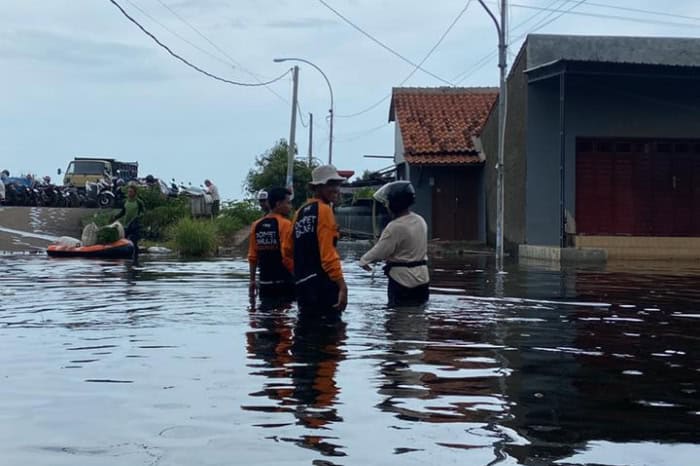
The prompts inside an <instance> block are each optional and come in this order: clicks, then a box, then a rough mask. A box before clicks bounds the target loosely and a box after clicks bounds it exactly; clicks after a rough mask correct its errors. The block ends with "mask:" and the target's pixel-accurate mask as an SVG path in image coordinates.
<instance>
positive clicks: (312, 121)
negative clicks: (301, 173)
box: [309, 113, 314, 167]
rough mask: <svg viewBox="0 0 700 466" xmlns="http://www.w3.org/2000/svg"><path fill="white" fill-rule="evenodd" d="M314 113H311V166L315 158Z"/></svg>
mask: <svg viewBox="0 0 700 466" xmlns="http://www.w3.org/2000/svg"><path fill="white" fill-rule="evenodd" d="M313 147H314V114H313V113H309V167H311V164H312V162H313V160H314V154H313V152H314V150H313Z"/></svg>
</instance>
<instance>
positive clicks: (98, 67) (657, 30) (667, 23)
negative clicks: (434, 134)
mask: <svg viewBox="0 0 700 466" xmlns="http://www.w3.org/2000/svg"><path fill="white" fill-rule="evenodd" d="M116 1H117V2H118V3H119V4H121V5H122V7H123V8H124V9H125V10H126V11H127V12H128V13H129V14H130V15H132V16H133V17H134V18H135V19H136V20H137V21H138V22H139V23H140V24H142V25H143V26H144V27H145V28H146V29H147V30H149V31H150V32H152V33H153V34H154V35H155V36H156V37H157V38H158V39H159V40H160V41H161V42H162V43H164V44H166V45H167V46H168V47H169V48H171V49H172V50H173V51H174V52H176V53H177V54H179V55H181V56H182V57H184V58H185V59H187V60H188V61H190V62H191V63H193V64H195V65H197V66H198V67H200V68H201V69H203V70H206V71H207V72H209V73H212V74H215V75H217V76H220V77H222V78H225V79H228V80H232V81H238V82H246V83H259V82H260V81H266V80H268V79H274V78H275V77H277V76H279V75H281V74H282V73H284V72H285V71H286V70H288V69H289V68H290V67H291V66H293V63H291V62H288V63H274V62H273V59H274V58H276V57H298V58H303V59H305V60H308V61H311V62H312V63H314V64H315V65H317V66H318V67H319V68H321V69H322V70H323V71H324V73H325V74H326V75H327V77H328V79H329V81H330V83H331V85H332V89H333V94H334V107H335V115H336V118H335V120H334V138H333V163H334V165H336V166H337V167H338V168H339V169H348V170H354V171H355V172H356V173H358V174H361V173H362V172H363V171H364V170H366V169H369V170H378V169H381V168H385V167H387V166H389V165H391V160H388V159H376V158H367V157H364V156H365V155H383V156H392V155H393V154H394V138H395V137H394V125H393V124H392V123H389V122H388V115H389V104H390V100H389V99H388V98H387V97H388V96H389V95H390V93H391V88H392V86H398V85H401V84H402V83H404V81H405V83H404V84H403V85H404V86H420V87H438V86H446V85H457V86H468V87H472V86H497V85H498V69H497V66H496V53H495V51H496V45H497V34H496V32H495V28H494V25H493V23H492V22H491V19H490V18H489V17H488V15H487V14H486V13H485V11H484V9H483V8H482V7H481V5H479V3H478V2H477V1H476V0H472V1H471V2H468V1H466V0H433V1H432V2H426V1H424V0H323V1H321V0H116ZM324 2H325V3H326V4H327V5H328V6H330V7H331V8H333V9H335V10H337V12H339V13H340V14H342V15H343V16H344V17H345V18H346V19H347V20H349V21H350V22H352V23H353V24H355V25H356V26H358V27H359V28H361V29H362V30H364V31H365V32H367V33H368V34H369V35H371V36H372V37H373V38H374V39H376V40H377V41H379V42H381V43H382V44H384V46H385V47H383V46H381V45H379V44H378V43H377V42H375V41H373V40H372V39H370V38H368V37H367V36H366V35H363V34H362V33H361V32H359V31H358V30H357V29H355V28H353V27H352V26H351V25H349V24H348V23H347V22H346V21H344V20H343V19H341V17H339V16H338V15H337V14H336V13H334V12H333V11H331V9H329V8H328V6H326V5H324ZM486 3H487V5H488V6H489V7H490V8H492V9H493V10H494V11H495V10H496V9H497V5H496V2H494V1H492V0H489V1H487V2H486ZM662 3H663V5H662ZM467 4H468V7H467V8H466V10H464V8H465V6H467ZM509 4H510V7H509V12H508V13H509V15H508V23H509V26H508V28H507V29H508V32H509V41H510V44H509V60H508V63H509V65H510V64H511V63H512V61H513V58H514V56H515V54H517V52H518V50H519V49H520V46H521V45H522V42H523V40H524V35H525V34H526V33H528V32H537V33H546V34H589V35H635V36H672V37H700V2H698V1H697V0H673V1H669V2H658V1H657V0H595V1H594V0H590V1H587V0H584V1H581V0H554V1H552V0H509ZM611 7H613V8H611ZM543 8H549V9H553V10H557V11H542V10H541V9H543ZM633 10H649V11H651V12H655V13H657V14H651V13H644V12H641V11H633ZM462 11H464V12H463V13H462V14H461V16H460V13H461V12H462ZM455 19H458V21H457V22H456V23H455V24H454V26H453V27H452V29H450V31H449V33H448V34H447V35H446V36H445V38H444V40H443V41H442V42H441V43H440V44H439V46H438V47H436V48H435V49H434V51H433V52H432V53H431V54H430V55H428V53H429V51H430V50H431V49H432V48H433V47H434V46H435V45H436V43H438V41H439V39H440V38H441V36H442V35H443V34H444V33H445V32H446V31H447V30H448V27H449V26H450V25H451V24H452V23H453V22H454V21H455ZM387 48H388V49H391V51H389V50H387ZM397 55H400V56H401V57H403V58H405V59H406V60H407V61H404V60H402V59H401V58H399V57H398V56H397ZM426 55H428V57H427V59H426V60H425V62H424V63H423V65H422V67H421V68H423V69H425V70H427V71H428V72H429V73H426V72H424V71H422V70H417V71H416V67H415V64H417V63H419V62H421V61H422V60H423V59H424V58H425V57H426ZM409 62H412V63H413V64H410V63H409ZM298 64H299V66H300V78H299V106H300V110H301V111H300V113H301V115H302V116H303V118H302V119H301V121H300V119H297V131H296V139H297V144H298V153H299V157H307V155H308V149H309V144H308V140H309V135H308V131H309V129H308V127H305V126H308V113H309V112H312V113H313V115H314V128H313V138H314V139H313V144H312V149H313V156H314V157H317V158H318V159H319V160H320V161H322V162H324V163H325V162H327V160H328V140H329V139H328V133H329V131H328V129H329V127H328V121H327V118H326V117H327V114H328V109H329V108H330V97H329V90H328V87H327V85H326V82H325V81H324V79H323V77H322V75H321V74H320V73H319V72H318V71H316V70H315V69H314V68H312V67H310V66H308V65H306V64H304V63H298ZM0 69H1V70H2V72H1V73H0V168H7V169H9V170H10V171H11V173H12V174H13V175H15V174H20V173H33V174H36V175H38V176H43V175H46V174H48V175H51V176H52V177H53V178H54V179H58V178H60V177H58V176H57V175H56V170H57V169H58V168H61V169H62V170H65V168H66V166H67V165H68V162H69V161H70V160H72V159H73V157H75V156H93V155H95V156H102V157H113V158H117V159H119V160H124V161H138V162H139V166H140V170H139V171H140V175H141V176H145V175H147V174H152V175H154V176H156V177H161V178H164V179H167V180H170V179H171V178H175V179H176V180H178V181H183V182H186V183H187V182H191V183H192V184H195V185H199V184H201V183H202V182H203V181H204V179H205V178H209V179H211V180H212V181H214V183H215V184H217V186H218V187H219V190H220V192H221V195H222V197H223V198H224V199H228V200H233V199H241V198H243V197H245V196H246V194H245V193H244V189H243V184H244V181H245V175H246V174H247V172H248V170H249V169H251V168H252V167H253V165H254V163H255V158H256V157H257V156H258V155H260V154H262V153H264V152H265V151H266V150H268V149H270V148H271V147H272V146H273V145H274V144H275V142H276V141H278V140H279V139H283V138H284V139H288V138H289V132H290V117H291V103H290V102H291V88H292V86H291V75H290V74H287V75H286V76H285V77H284V78H283V79H281V80H279V81H277V82H276V83H274V84H271V85H269V86H267V87H265V86H259V87H244V86H235V85H231V84H227V83H223V82H220V81H217V80H215V79H212V78H210V77H207V76H205V75H203V74H201V73H199V72H197V71H195V70H193V69H191V68H189V67H187V66H186V65H185V64H183V63H182V62H180V61H178V60H176V59H175V58H173V57H172V56H171V55H169V54H168V53H167V52H166V51H165V50H164V49H162V48H160V47H159V46H158V45H157V44H156V43H155V42H154V41H153V40H152V39H151V38H149V37H148V36H147V35H145V34H144V33H143V32H142V31H140V30H139V29H138V28H137V27H136V26H135V25H134V24H133V23H131V22H129V21H128V20H127V19H126V18H125V17H124V16H122V14H121V13H120V12H119V10H118V9H117V8H116V7H115V6H114V5H113V4H112V3H110V1H109V0H34V1H27V0H0ZM414 71H415V73H413V74H412V75H411V73H412V72H414ZM409 75H411V77H410V79H408V80H406V78H407V77H408V76H409ZM385 98H386V99H385ZM382 99H385V100H383V101H382ZM377 103H379V104H378V105H376V106H375V107H374V108H372V109H371V110H369V111H366V112H364V113H362V114H360V115H357V116H354V117H350V118H348V117H347V115H352V114H354V113H357V112H359V111H362V110H364V109H366V108H368V107H370V106H372V105H375V104H377Z"/></svg>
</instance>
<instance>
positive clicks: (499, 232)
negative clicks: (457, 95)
mask: <svg viewBox="0 0 700 466" xmlns="http://www.w3.org/2000/svg"><path fill="white" fill-rule="evenodd" d="M479 3H480V4H481V6H482V7H484V9H485V10H486V12H487V13H488V14H489V16H490V17H491V19H492V20H493V23H494V24H495V25H496V30H497V31H498V68H499V69H500V80H499V85H500V86H499V93H498V162H497V163H496V268H497V269H498V271H499V272H502V271H503V226H504V222H503V212H504V210H505V199H504V179H503V175H504V172H505V162H504V160H503V159H504V157H503V154H504V149H505V146H504V144H505V130H506V98H507V88H506V67H507V59H508V56H507V54H506V50H507V47H508V45H507V44H506V30H507V28H506V11H507V10H506V0H500V7H501V22H500V24H499V22H498V20H497V19H496V16H495V15H494V14H493V13H492V12H491V10H490V9H489V7H487V6H486V4H485V3H484V0H479Z"/></svg>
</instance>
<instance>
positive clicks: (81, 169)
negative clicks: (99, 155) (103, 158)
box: [71, 160, 107, 175]
mask: <svg viewBox="0 0 700 466" xmlns="http://www.w3.org/2000/svg"><path fill="white" fill-rule="evenodd" d="M73 163H75V171H76V172H77V173H80V174H81V175H102V174H103V173H104V172H105V170H107V167H106V166H105V164H104V162H93V161H82V160H81V161H77V162H71V165H73Z"/></svg>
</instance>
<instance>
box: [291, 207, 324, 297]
mask: <svg viewBox="0 0 700 466" xmlns="http://www.w3.org/2000/svg"><path fill="white" fill-rule="evenodd" d="M318 203H319V201H311V202H308V203H307V204H304V205H303V206H302V207H301V208H300V209H299V212H297V217H296V221H295V222H294V230H293V232H292V234H293V236H294V238H293V239H294V278H296V280H297V283H303V282H304V281H306V280H309V279H311V278H313V277H315V276H323V275H326V272H325V271H324V270H323V267H321V250H320V247H319V244H318Z"/></svg>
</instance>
